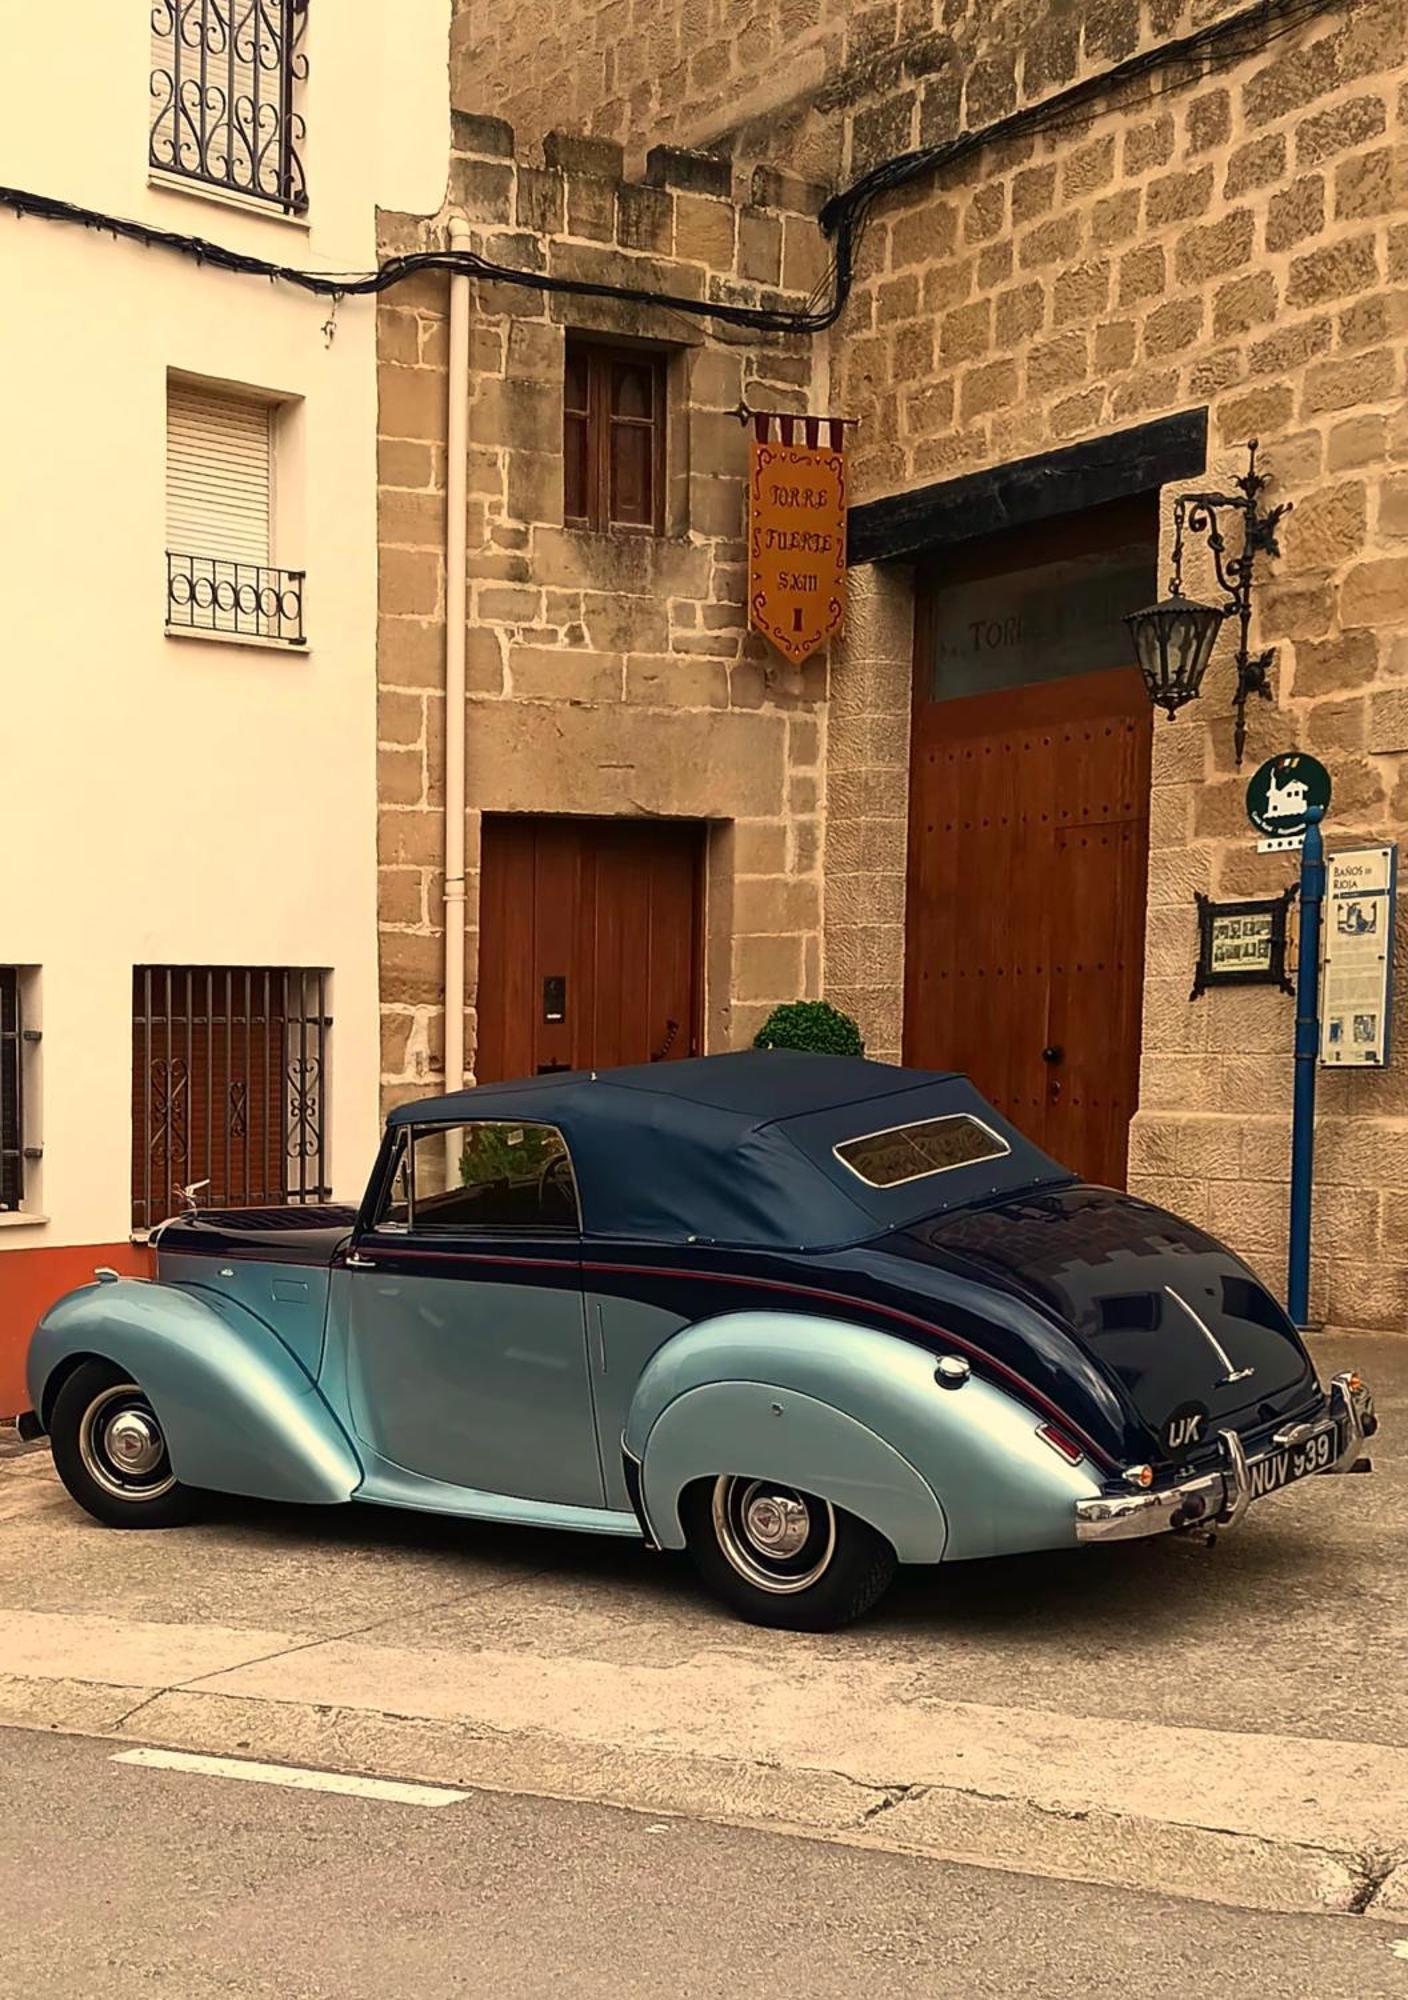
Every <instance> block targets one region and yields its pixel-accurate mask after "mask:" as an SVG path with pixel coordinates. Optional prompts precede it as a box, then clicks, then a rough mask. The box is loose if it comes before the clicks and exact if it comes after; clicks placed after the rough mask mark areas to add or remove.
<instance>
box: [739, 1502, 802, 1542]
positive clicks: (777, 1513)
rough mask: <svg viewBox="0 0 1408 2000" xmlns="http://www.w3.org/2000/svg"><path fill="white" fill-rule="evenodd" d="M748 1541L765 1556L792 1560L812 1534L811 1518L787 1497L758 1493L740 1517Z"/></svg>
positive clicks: (800, 1503)
mask: <svg viewBox="0 0 1408 2000" xmlns="http://www.w3.org/2000/svg"><path fill="white" fill-rule="evenodd" d="M743 1525H744V1527H745V1528H746V1529H747V1531H748V1539H749V1541H751V1542H752V1543H753V1544H754V1545H755V1547H757V1548H759V1549H761V1551H762V1552H763V1554H764V1555H767V1556H795V1555H796V1553H797V1551H798V1550H799V1549H800V1548H801V1547H802V1546H803V1544H804V1543H805V1541H806V1539H807V1536H808V1534H809V1533H810V1532H811V1525H812V1523H811V1516H810V1515H809V1514H808V1512H807V1510H806V1507H805V1506H804V1505H803V1503H802V1502H801V1501H800V1500H794V1499H793V1498H792V1497H791V1495H790V1494H783V1493H760V1494H759V1495H758V1496H757V1498H756V1499H753V1500H750V1501H749V1502H748V1505H747V1507H746V1508H745V1510H744V1514H743Z"/></svg>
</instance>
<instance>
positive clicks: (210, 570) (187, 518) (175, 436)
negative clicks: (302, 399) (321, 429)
mask: <svg viewBox="0 0 1408 2000" xmlns="http://www.w3.org/2000/svg"><path fill="white" fill-rule="evenodd" d="M285 408H286V406H284V405H281V404H280V403H278V402H275V401H272V400H271V399H269V398H268V397H260V396H257V395H254V394H251V393H250V392H249V391H248V390H237V389H234V388H231V387H227V386H226V385H223V384H221V383H217V382H195V381H190V380H188V379H186V378H185V377H184V376H176V375H172V376H170V377H169V378H168V380H167V385H166V629H167V631H168V632H172V633H178V634H184V633H202V632H206V633H209V632H215V633H222V634H224V635H225V636H226V637H227V638H245V639H259V640H263V641H266V642H273V643H276V644H282V645H289V646H301V645H303V644H304V636H303V572H302V570H294V569H280V568H278V567H277V566H276V565H275V563H274V561H273V553H272V551H273V541H274V489H275V470H276V465H275V459H276V449H277V444H278V437H279V431H280V423H281V415H282V413H283V411H284V410H285Z"/></svg>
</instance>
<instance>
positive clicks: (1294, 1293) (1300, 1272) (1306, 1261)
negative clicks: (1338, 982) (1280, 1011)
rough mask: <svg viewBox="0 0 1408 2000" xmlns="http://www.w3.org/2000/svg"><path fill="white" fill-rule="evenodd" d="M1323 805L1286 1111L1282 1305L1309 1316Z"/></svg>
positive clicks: (1306, 880) (1303, 913)
mask: <svg viewBox="0 0 1408 2000" xmlns="http://www.w3.org/2000/svg"><path fill="white" fill-rule="evenodd" d="M1323 811H1324V808H1323V806H1312V807H1311V808H1310V812H1309V816H1308V818H1309V823H1308V825H1307V826H1306V829H1305V845H1304V846H1303V847H1302V849H1301V856H1300V964H1299V966H1298V967H1297V969H1296V1077H1295V1099H1294V1104H1293V1108H1292V1112H1291V1248H1290V1259H1289V1270H1288V1274H1287V1278H1286V1307H1287V1310H1288V1312H1289V1313H1290V1315H1291V1318H1292V1319H1293V1320H1294V1321H1295V1324H1296V1325H1297V1326H1298V1327H1302V1328H1303V1327H1304V1326H1305V1324H1306V1321H1307V1320H1308V1319H1309V1317H1310V1202H1311V1193H1312V1187H1313V1183H1314V1178H1315V1070H1316V1065H1317V1064H1318V1063H1319V1060H1320V906H1321V904H1322V903H1323V902H1324V900H1325V842H1324V840H1323V838H1322V836H1321V833H1320V819H1321V815H1322V813H1323Z"/></svg>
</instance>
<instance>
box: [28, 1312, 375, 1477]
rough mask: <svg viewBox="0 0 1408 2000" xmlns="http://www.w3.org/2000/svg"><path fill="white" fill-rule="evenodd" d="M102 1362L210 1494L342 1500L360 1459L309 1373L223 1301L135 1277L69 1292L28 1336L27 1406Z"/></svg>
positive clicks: (182, 1473) (177, 1465) (183, 1469)
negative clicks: (148, 1410)
mask: <svg viewBox="0 0 1408 2000" xmlns="http://www.w3.org/2000/svg"><path fill="white" fill-rule="evenodd" d="M88 1358H95V1359H98V1360H103V1361H109V1362H111V1363H112V1364H113V1365H114V1366H115V1367H117V1368H121V1369H122V1370H123V1372H124V1373H125V1374H127V1375H129V1376H130V1377H131V1379H132V1380H133V1381H134V1382H136V1383H137V1384H138V1386H139V1387H140V1388H141V1389H142V1391H143V1392H144V1394H145V1395H146V1396H148V1397H149V1398H150V1400H151V1404H152V1407H153V1409H154V1410H155V1411H156V1413H157V1416H158V1418H159V1419H160V1421H161V1427H162V1429H163V1431H164V1432H165V1433H166V1438H167V1442H168V1445H169V1447H170V1451H171V1463H172V1466H173V1468H174V1470H175V1472H176V1476H177V1478H178V1479H182V1480H184V1481H185V1482H186V1484H187V1485H189V1486H203V1487H209V1488H212V1489H213V1490H214V1491H216V1492H221V1493H243V1494H248V1495H249V1496H250V1497H251V1498H255V1499H261V1500H302V1501H308V1502H313V1503H322V1504H327V1503H329V1502H335V1501H342V1500H348V1499H350V1498H351V1496H352V1493H353V1491H354V1489H355V1488H356V1487H357V1485H358V1484H359V1483H360V1481H361V1477H362V1470H361V1466H360V1464H359V1463H358V1461H357V1458H356V1455H355V1453H354V1452H353V1450H352V1447H351V1445H350V1444H349V1442H348V1440H347V1438H346V1436H345V1435H344V1433H343V1431H342V1429H341V1427H340V1426H339V1424H338V1423H337V1421H336V1419H335V1418H334V1417H333V1414H332V1412H331V1410H330V1409H329V1408H328V1406H327V1404H326V1403H325V1402H324V1400H323V1398H322V1397H321V1396H320V1395H319V1394H318V1391H317V1389H316V1388H315V1386H314V1384H313V1382H312V1381H311V1380H310V1378H309V1377H308V1375H307V1374H306V1373H305V1372H304V1370H303V1369H302V1368H301V1367H300V1366H299V1365H298V1362H297V1361H296V1360H295V1359H294V1357H293V1355H292V1354H290V1352H289V1351H288V1349H287V1348H286V1347H285V1346H284V1345H283V1343H282V1342H281V1341H280V1340H279V1339H278V1338H277V1336H276V1335H275V1334H274V1333H272V1332H271V1331H270V1329H269V1328H268V1327H267V1326H265V1325H264V1323H263V1321H262V1320H259V1319H256V1318H255V1316H254V1314H253V1313H251V1312H248V1311H246V1310H245V1308H244V1307H243V1306H240V1305H238V1304H236V1303H235V1302H234V1301H233V1300H229V1299H219V1298H216V1297H214V1296H212V1295H211V1294H209V1293H205V1294H202V1295H200V1296H197V1295H196V1294H194V1293H191V1292H185V1291H181V1290H179V1289H177V1288H176V1287H175V1286H171V1285H159V1284H151V1283H147V1282H145V1281H143V1280H140V1279H129V1278H123V1279H119V1280H118V1281H117V1282H116V1283H115V1284H99V1285H87V1286H85V1287H84V1288H83V1289H82V1290H81V1291H77V1292H70V1293H69V1294H68V1296H67V1297H66V1298H63V1299H60V1300H59V1302H58V1304H57V1305H55V1306H53V1307H51V1308H50V1310H49V1311H48V1312H47V1313H46V1314H45V1315H44V1318H43V1319H42V1320H41V1321H40V1323H39V1326H38V1327H37V1329H36V1330H35V1334H34V1338H33V1340H32V1341H31V1343H30V1349H29V1362H28V1383H29V1393H30V1399H31V1401H32V1402H33V1405H34V1408H35V1409H36V1410H40V1411H43V1412H45V1413H46V1415H47V1413H48V1412H49V1411H51V1409H52V1404H53V1397H54V1394H55V1393H56V1388H57V1385H58V1383H59V1382H60V1381H61V1379H62V1376H63V1375H64V1374H65V1373H67V1372H68V1371H69V1370H70V1369H71V1368H72V1367H73V1366H74V1365H75V1364H76V1363H77V1362H79V1361H81V1360H84V1359H88Z"/></svg>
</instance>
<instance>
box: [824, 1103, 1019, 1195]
mask: <svg viewBox="0 0 1408 2000" xmlns="http://www.w3.org/2000/svg"><path fill="white" fill-rule="evenodd" d="M833 1150H834V1151H835V1154H836V1157H837V1159H838V1160H839V1161H840V1162H841V1164H842V1165H843V1166H846V1167H849V1168H850V1170H851V1172H852V1173H853V1174H855V1175H857V1176H858V1177H859V1178H860V1179H861V1180H863V1181H864V1182H865V1183H866V1185H867V1186H868V1187H877V1188H892V1187H900V1186H902V1185H903V1184H904V1182H906V1181H918V1180H923V1179H924V1177H925V1176H926V1175H927V1174H944V1173H948V1172H949V1170H950V1169H951V1168H953V1167H971V1166H976V1165H978V1164H979V1163H980V1162H981V1161H983V1160H1000V1159H1001V1158H1002V1157H1003V1155H1004V1154H1005V1153H1009V1152H1011V1150H1012V1149H1011V1147H1010V1146H1009V1145H1008V1144H1007V1141H1006V1140H1005V1139H1000V1138H999V1137H998V1135H997V1134H996V1132H994V1131H991V1130H990V1129H989V1127H988V1126H986V1125H984V1124H983V1122H982V1120H981V1119H978V1118H970V1117H968V1116H967V1115H966V1113H961V1112H958V1113H954V1114H953V1115H952V1116H950V1117H947V1118H926V1119H924V1120H923V1121H922V1123H920V1124H917V1125H895V1126H892V1127H891V1128H890V1130H889V1131H888V1132H867V1133H866V1134H865V1135H864V1137H863V1138H860V1139H843V1140H842V1141H841V1143H840V1144H839V1145H838V1146H836V1147H835V1148H834V1149H833Z"/></svg>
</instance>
